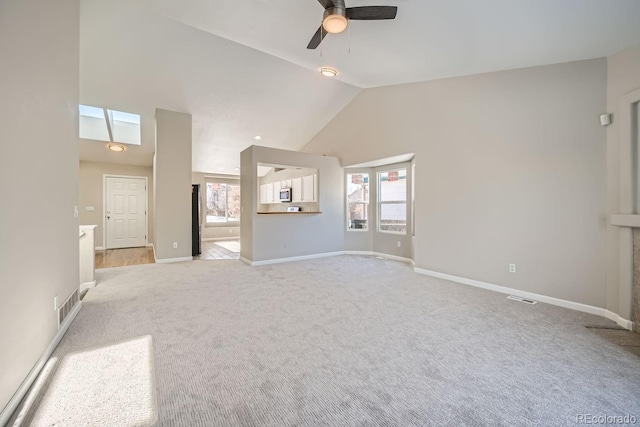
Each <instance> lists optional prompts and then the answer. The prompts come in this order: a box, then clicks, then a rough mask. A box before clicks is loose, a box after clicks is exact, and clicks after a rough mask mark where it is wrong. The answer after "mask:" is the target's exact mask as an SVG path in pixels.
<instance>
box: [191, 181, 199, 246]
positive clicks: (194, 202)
mask: <svg viewBox="0 0 640 427" xmlns="http://www.w3.org/2000/svg"><path fill="white" fill-rule="evenodd" d="M191 255H192V256H198V255H200V185H199V184H193V185H192V186H191Z"/></svg>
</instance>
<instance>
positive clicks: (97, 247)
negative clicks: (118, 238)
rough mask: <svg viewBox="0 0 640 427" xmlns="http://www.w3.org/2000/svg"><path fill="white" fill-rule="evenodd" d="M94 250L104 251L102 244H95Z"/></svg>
mask: <svg viewBox="0 0 640 427" xmlns="http://www.w3.org/2000/svg"><path fill="white" fill-rule="evenodd" d="M96 251H104V246H96Z"/></svg>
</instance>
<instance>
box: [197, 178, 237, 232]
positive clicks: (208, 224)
mask: <svg viewBox="0 0 640 427" xmlns="http://www.w3.org/2000/svg"><path fill="white" fill-rule="evenodd" d="M229 181H231V180H229V179H222V178H215V177H205V179H204V192H203V197H204V203H203V206H202V208H203V211H204V215H203V217H204V218H203V219H204V221H203V222H202V223H203V225H204V226H205V227H229V226H233V227H237V226H239V225H240V215H242V213H241V212H239V213H238V219H237V220H230V219H229V187H230V186H235V187H238V189H240V181H239V180H238V181H237V182H229ZM209 184H220V185H225V186H226V188H225V197H226V200H225V207H226V209H225V221H216V222H209V221H208V220H207V217H208V215H207V210H208V207H207V200H208V191H209Z"/></svg>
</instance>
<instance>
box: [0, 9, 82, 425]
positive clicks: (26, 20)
mask: <svg viewBox="0 0 640 427" xmlns="http://www.w3.org/2000/svg"><path fill="white" fill-rule="evenodd" d="M78 19H79V4H78V1H77V0H60V1H56V2H49V1H37V0H6V1H5V0H3V1H2V2H0V57H1V58H2V66H0V76H1V78H0V94H2V95H1V96H0V140H1V141H3V143H2V150H3V153H2V155H1V156H0V182H1V183H2V185H1V186H0V195H1V196H2V200H3V202H2V207H1V208H0V292H1V294H2V305H3V308H2V310H0V367H1V368H0V411H2V408H5V406H6V405H7V403H8V402H9V400H10V399H11V397H12V396H13V395H14V393H15V392H16V391H17V390H18V388H19V386H20V384H21V383H22V382H23V381H24V380H25V378H26V377H27V376H28V374H29V372H30V371H31V370H32V368H34V366H35V365H36V362H37V361H38V359H39V358H40V357H41V356H43V354H44V353H45V351H46V349H47V347H48V346H49V345H50V344H51V343H52V341H53V339H54V337H55V336H56V334H57V333H58V321H57V313H56V311H55V310H54V309H53V301H54V296H56V295H57V296H58V297H59V298H60V300H61V301H60V302H61V303H62V302H63V301H64V299H66V297H67V296H69V295H70V294H71V293H72V292H73V291H74V290H75V289H78V286H79V264H78V260H79V253H78V246H79V241H78V219H77V218H76V217H75V215H74V207H75V206H77V205H78V162H79V160H78V81H79V77H78V69H79V53H78V50H79V49H78V46H79V29H78ZM36 253H38V254H41V255H42V256H39V257H37V261H36V263H35V265H34V260H35V259H36V257H35V254H36ZM5 415H6V413H5V414H2V415H0V424H3V422H4V420H3V417H4V416H5ZM5 420H6V419H5Z"/></svg>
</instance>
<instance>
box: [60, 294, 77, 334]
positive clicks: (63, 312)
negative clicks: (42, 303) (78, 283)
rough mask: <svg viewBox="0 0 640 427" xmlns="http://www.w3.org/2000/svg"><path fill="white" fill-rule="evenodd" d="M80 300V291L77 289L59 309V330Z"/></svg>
mask: <svg viewBox="0 0 640 427" xmlns="http://www.w3.org/2000/svg"><path fill="white" fill-rule="evenodd" d="M79 300H80V299H79V298H78V290H77V289H76V290H75V291H73V293H72V294H71V295H69V298H67V300H66V301H65V302H64V304H62V305H61V306H60V307H58V328H60V325H62V323H63V322H64V320H65V319H66V318H67V316H68V315H69V313H71V310H73V307H75V305H76V304H77V303H78V301H79Z"/></svg>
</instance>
